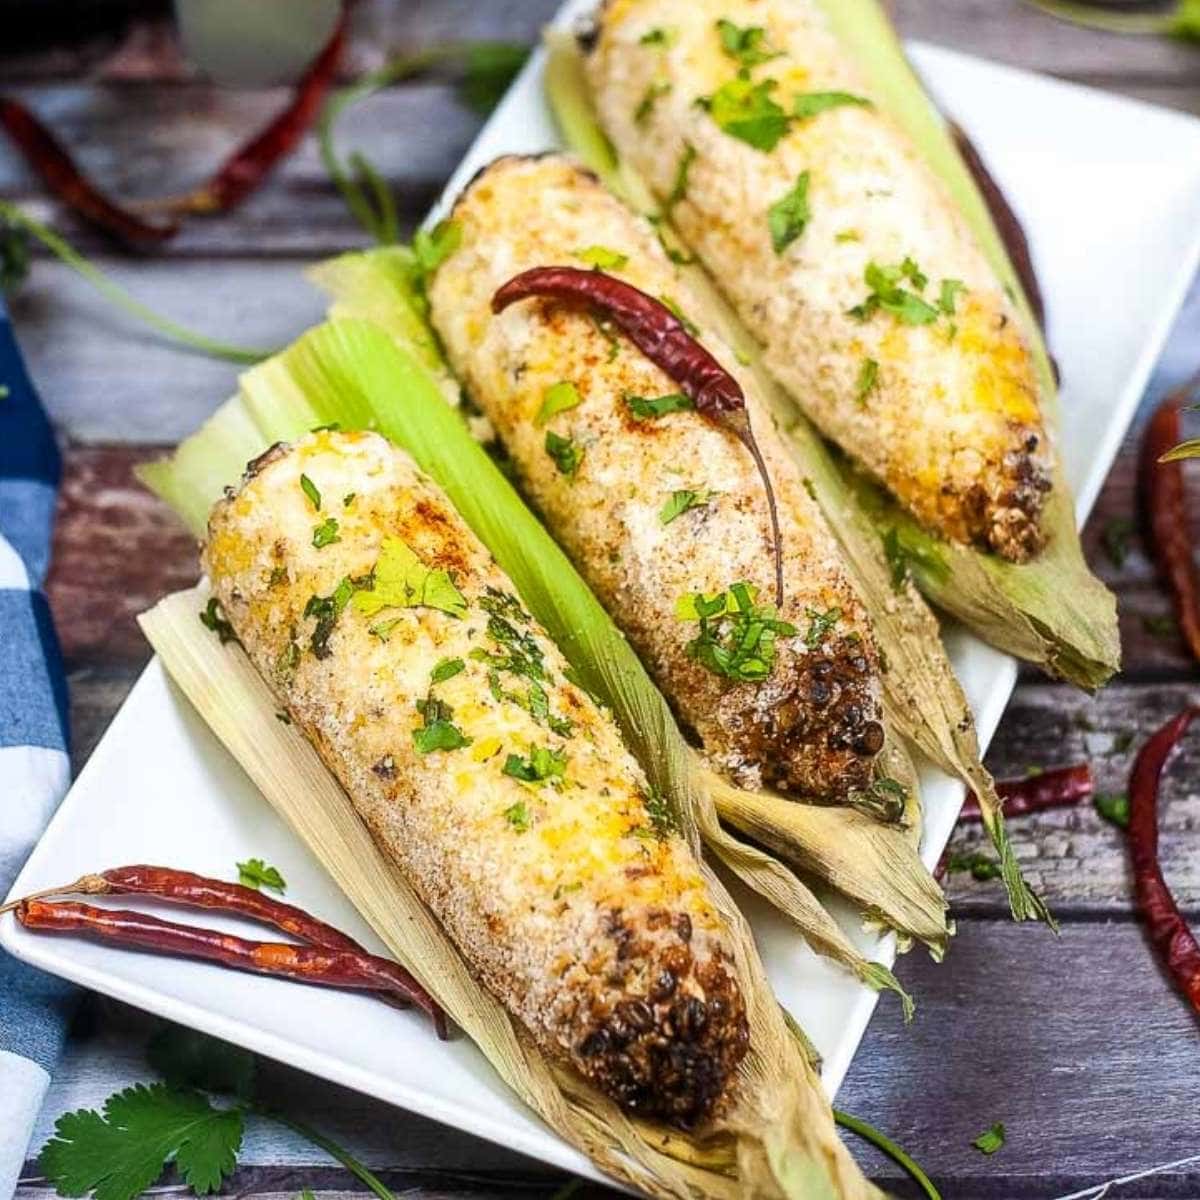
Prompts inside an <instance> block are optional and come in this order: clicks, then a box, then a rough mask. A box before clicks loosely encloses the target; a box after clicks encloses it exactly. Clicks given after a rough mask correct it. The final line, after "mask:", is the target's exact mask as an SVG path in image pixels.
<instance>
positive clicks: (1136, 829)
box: [1129, 707, 1200, 1016]
mask: <svg viewBox="0 0 1200 1200" xmlns="http://www.w3.org/2000/svg"><path fill="white" fill-rule="evenodd" d="M1197 716H1200V707H1198V708H1185V709H1184V710H1183V712H1181V713H1180V714H1179V715H1178V716H1176V717H1174V718H1172V719H1171V720H1170V721H1168V722H1167V723H1166V724H1165V725H1164V726H1163V727H1162V728H1161V729H1160V730H1159V731H1158V732H1157V733H1155V734H1154V735H1153V736H1152V737H1151V738H1150V740H1149V741H1148V742H1147V743H1146V744H1145V745H1144V746H1143V747H1142V748H1141V750H1140V751H1139V752H1138V756H1137V758H1136V759H1135V761H1134V764H1133V771H1132V773H1131V774H1130V777H1129V856H1130V858H1131V860H1132V862H1133V883H1134V893H1135V895H1136V896H1137V902H1138V907H1139V908H1140V909H1141V910H1142V915H1143V916H1144V917H1145V919H1146V927H1147V930H1148V932H1149V934H1150V940H1151V942H1152V943H1153V944H1154V948H1155V949H1156V950H1157V951H1158V954H1159V957H1160V958H1161V959H1162V961H1163V964H1164V965H1165V966H1166V968H1167V970H1168V972H1170V975H1171V978H1172V980H1173V981H1174V982H1175V985H1176V986H1177V987H1178V988H1179V990H1180V991H1181V992H1182V993H1183V994H1184V996H1186V997H1187V999H1188V1000H1189V1001H1191V1004H1192V1007H1193V1008H1194V1009H1195V1010H1196V1013H1197V1015H1198V1016H1200V943H1197V941H1196V938H1195V935H1194V934H1193V933H1192V931H1191V930H1190V929H1189V928H1188V925H1187V922H1186V921H1185V920H1184V919H1183V914H1182V913H1181V912H1180V911H1179V905H1178V904H1176V903H1175V897H1174V896H1172V895H1171V889H1170V888H1169V887H1168V886H1167V882H1166V880H1165V879H1164V878H1163V873H1162V867H1161V866H1160V865H1159V861H1158V788H1159V783H1160V781H1161V779H1162V773H1163V770H1164V768H1165V767H1166V765H1167V760H1168V759H1169V758H1170V755H1171V751H1172V750H1174V749H1175V746H1176V745H1177V744H1178V742H1179V739H1180V738H1181V737H1183V735H1184V733H1185V732H1186V731H1187V728H1188V726H1189V725H1190V724H1191V723H1192V721H1193V719H1194V718H1195V717H1197Z"/></svg>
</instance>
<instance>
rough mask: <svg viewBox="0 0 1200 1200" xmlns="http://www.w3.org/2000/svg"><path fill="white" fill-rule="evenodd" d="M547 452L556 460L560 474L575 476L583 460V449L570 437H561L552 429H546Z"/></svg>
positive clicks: (555, 463)
mask: <svg viewBox="0 0 1200 1200" xmlns="http://www.w3.org/2000/svg"><path fill="white" fill-rule="evenodd" d="M546 453H547V454H548V455H549V456H550V457H551V458H552V459H553V460H554V465H555V466H556V467H557V468H558V473H559V474H560V475H567V476H574V474H575V473H576V472H577V471H578V470H579V464H580V463H581V462H583V449H582V447H580V446H577V445H576V444H575V443H574V442H573V441H572V440H571V439H570V438H569V437H559V435H558V434H557V433H555V432H554V430H552V429H547V430H546Z"/></svg>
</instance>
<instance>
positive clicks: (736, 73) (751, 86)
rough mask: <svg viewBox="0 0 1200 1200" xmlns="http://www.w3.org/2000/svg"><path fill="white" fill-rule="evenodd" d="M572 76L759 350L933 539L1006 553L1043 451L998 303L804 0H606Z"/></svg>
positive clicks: (957, 219) (1020, 346)
mask: <svg viewBox="0 0 1200 1200" xmlns="http://www.w3.org/2000/svg"><path fill="white" fill-rule="evenodd" d="M598 20H599V27H598V30H597V36H596V38H595V40H594V44H592V45H591V46H590V49H589V53H588V55H587V64H586V70H587V75H588V79H589V81H590V84H591V87H592V89H593V93H594V97H595V101H596V106H597V109H598V112H599V115H600V119H601V123H602V124H603V125H604V127H605V129H606V131H607V132H608V134H609V136H610V137H611V139H612V141H613V143H614V145H615V146H616V148H617V150H618V152H619V153H620V155H621V156H622V157H623V158H625V159H626V160H627V161H628V162H629V163H630V164H631V165H632V166H633V167H634V169H635V170H637V171H638V172H639V173H641V174H642V175H643V176H644V177H645V178H646V179H647V180H648V181H649V183H650V185H651V186H652V187H653V188H654V189H655V191H657V192H658V194H659V195H660V196H661V197H663V198H664V199H665V200H667V201H668V203H669V207H670V212H671V219H672V221H673V222H674V223H675V225H676V227H677V228H678V229H679V230H680V231H681V232H682V234H683V236H684V237H685V238H686V239H687V241H688V242H689V243H690V244H691V245H692V247H693V248H694V249H695V250H696V251H697V253H698V254H699V256H700V258H701V260H702V261H703V262H704V264H705V265H706V267H707V268H708V270H709V271H710V272H711V273H712V275H713V277H714V278H715V280H716V281H717V283H718V285H719V286H720V287H721V288H722V289H723V290H724V291H725V292H726V294H727V295H728V296H729V298H730V299H731V301H732V302H733V304H734V306H735V307H736V308H737V309H738V311H739V313H740V315H741V317H742V320H743V321H744V322H745V323H746V325H747V326H748V327H749V329H750V330H751V332H752V333H754V334H755V336H756V337H758V339H759V340H760V341H761V342H762V344H763V348H764V360H765V362H766V364H767V366H768V367H769V368H770V369H771V370H772V371H773V372H774V374H775V375H776V376H777V377H778V378H779V379H780V381H781V382H782V383H783V384H784V385H785V386H786V387H787V388H788V389H789V390H790V391H791V392H792V394H793V395H794V396H795V398H796V399H797V400H798V401H799V403H800V404H801V405H803V406H804V408H805V409H806V410H807V412H808V413H809V415H810V416H811V417H812V418H813V419H814V421H815V422H816V423H817V424H818V425H819V426H820V428H821V429H822V430H823V431H824V432H825V433H826V435H827V436H829V437H831V438H832V439H833V440H835V441H836V442H838V443H839V444H840V445H841V446H842V447H843V449H845V450H846V452H847V453H848V454H849V455H850V456H851V457H852V458H853V459H855V460H856V461H857V462H859V463H860V464H861V465H863V466H864V467H866V468H867V470H868V471H869V472H871V473H872V474H873V475H875V476H876V477H877V478H878V479H879V480H881V481H882V482H883V483H884V485H885V486H886V487H887V488H888V489H889V490H890V491H891V492H892V493H894V494H895V495H896V496H897V497H898V498H899V500H900V501H901V502H902V503H903V504H905V505H906V506H907V507H908V508H909V509H910V510H911V511H912V513H913V514H914V515H915V516H916V517H917V519H918V520H920V521H922V522H923V523H924V524H925V525H926V526H928V527H929V528H931V529H934V530H936V531H938V532H940V533H941V534H943V535H944V536H947V537H949V538H952V539H956V540H958V541H965V542H975V543H978V544H981V545H984V546H987V547H989V548H991V549H992V550H994V551H996V552H997V553H999V554H1000V555H1002V556H1004V557H1005V558H1008V559H1012V560H1014V561H1022V560H1024V559H1026V558H1027V557H1029V556H1030V555H1031V554H1034V553H1036V552H1037V551H1038V550H1039V548H1040V547H1041V545H1042V543H1043V536H1044V535H1043V532H1042V530H1041V528H1040V524H1039V518H1040V513H1041V509H1042V506H1043V501H1044V497H1045V492H1046V491H1047V490H1048V489H1049V487H1050V457H1049V452H1050V447H1049V446H1048V444H1047V435H1046V430H1045V427H1044V425H1043V422H1042V417H1041V413H1040V409H1039V394H1038V383H1037V376H1036V373H1035V367H1034V362H1033V359H1032V357H1031V354H1030V348H1029V346H1028V345H1027V343H1026V341H1025V339H1024V338H1023V337H1022V334H1021V332H1020V329H1021V322H1020V319H1019V317H1018V314H1017V311H1016V309H1015V306H1014V305H1013V303H1012V302H1011V300H1010V299H1009V298H1008V296H1006V295H1005V293H1004V291H1003V289H1002V287H1001V285H1000V284H999V282H998V281H997V280H996V278H995V276H994V275H993V273H992V271H991V270H990V268H989V266H988V264H987V262H986V261H985V259H984V256H983V254H982V253H981V251H980V249H979V248H978V246H977V245H976V243H975V242H974V240H973V238H972V236H971V233H970V231H969V229H968V227H967V225H966V223H965V222H964V220H963V219H962V218H961V216H960V215H959V213H958V212H957V210H956V209H955V207H954V205H953V203H952V201H951V200H950V198H949V196H948V195H947V194H946V193H945V192H944V190H943V188H942V186H941V184H940V182H939V181H938V180H937V179H936V178H935V176H934V175H933V173H932V172H931V171H930V170H929V168H928V167H927V166H926V164H925V163H924V162H923V161H922V159H921V157H920V155H919V153H918V151H917V150H916V148H915V147H914V146H913V145H912V144H911V142H910V141H909V140H908V138H907V137H906V135H905V134H904V133H903V132H902V131H901V130H900V129H899V128H898V126H896V125H895V124H894V123H893V122H892V121H891V120H890V119H889V118H888V117H887V116H886V115H885V114H884V113H883V112H881V111H880V110H879V109H877V108H876V107H875V106H874V105H873V104H872V103H871V99H872V97H871V94H870V90H869V88H868V86H867V84H866V83H865V82H864V79H863V78H862V76H861V75H860V72H859V70H858V68H857V67H856V65H855V63H854V62H853V61H852V60H851V58H850V57H849V56H848V55H847V54H846V52H845V51H844V50H843V48H842V47H841V46H840V45H839V43H838V40H837V38H836V36H835V35H834V33H833V31H832V30H831V29H830V28H829V25H828V22H827V21H826V19H825V17H824V14H823V12H822V9H821V5H820V4H819V3H817V0H608V3H606V4H605V5H603V6H602V8H601V10H600V13H599V17H598Z"/></svg>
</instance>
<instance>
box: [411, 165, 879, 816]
mask: <svg viewBox="0 0 1200 1200" xmlns="http://www.w3.org/2000/svg"><path fill="white" fill-rule="evenodd" d="M454 219H455V221H456V222H457V223H458V224H459V226H460V228H461V231H462V237H461V241H460V244H459V248H458V249H457V250H456V251H455V252H454V253H453V254H451V255H450V256H449V257H448V258H447V260H446V261H445V262H444V263H443V264H442V265H441V266H440V267H439V268H438V271H437V274H436V276H435V278H434V280H433V282H432V284H431V286H430V288H429V299H430V306H431V317H432V320H433V322H434V325H435V326H436V328H437V330H438V333H439V334H440V336H441V338H442V340H443V342H444V344H445V347H446V351H447V354H448V356H449V358H450V360H451V363H452V365H453V366H454V368H455V370H456V372H457V374H458V376H459V378H460V379H462V380H463V381H464V383H465V385H466V387H467V390H468V392H469V394H470V395H471V396H472V398H473V399H474V400H475V402H476V403H478V404H479V405H480V407H481V408H482V409H483V411H484V412H485V413H486V415H487V416H488V417H489V418H490V420H491V422H492V424H493V425H494V426H495V428H496V430H497V432H498V434H499V436H500V438H501V440H502V441H503V442H504V444H505V446H506V448H507V450H508V452H509V454H510V455H511V456H512V458H513V460H514V462H515V464H516V465H517V468H518V470H519V472H520V475H521V477H522V479H523V481H524V483H525V486H526V487H527V489H528V492H529V494H530V495H531V497H532V499H533V500H534V501H535V502H536V504H537V505H538V506H539V507H540V509H541V511H542V513H543V514H544V515H545V517H546V519H547V521H548V523H549V525H550V527H551V529H552V530H553V531H554V533H555V535H556V536H557V537H558V539H559V541H560V542H561V543H562V544H563V545H564V547H565V548H566V549H567V551H568V552H569V553H570V554H571V555H572V557H573V558H574V560H575V562H576V563H577V564H578V566H579V568H580V571H581V572H582V573H583V574H584V575H585V577H586V578H587V579H588V580H589V582H590V583H591V585H592V587H593V589H594V590H595V591H596V592H597V594H598V595H599V596H600V598H601V600H602V601H603V602H604V603H605V605H606V607H607V608H608V610H609V612H610V613H611V614H612V616H613V618H614V620H615V621H616V622H617V623H618V624H619V625H620V626H621V627H622V628H623V629H624V631H625V632H626V633H627V634H628V636H629V638H630V640H631V641H632V642H633V644H634V646H635V647H636V649H637V650H638V651H639V653H640V654H641V656H642V658H643V660H644V661H645V662H646V664H647V666H648V668H649V669H650V671H651V673H652V674H653V675H654V676H655V678H656V679H657V681H658V682H659V685H660V686H661V687H662V689H663V691H664V692H665V693H666V695H667V697H668V698H669V699H670V700H671V701H672V703H673V704H674V705H675V708H676V710H677V711H678V712H679V714H680V715H681V716H682V718H683V719H684V721H685V722H686V723H687V724H688V725H690V726H691V727H692V728H693V729H694V730H695V731H696V732H697V733H698V734H699V736H700V738H701V740H702V741H703V744H704V747H705V749H706V751H707V752H708V753H709V754H710V756H711V757H712V758H713V759H714V760H715V761H716V762H717V763H718V764H719V765H720V766H722V767H723V768H724V769H725V770H726V771H727V772H728V773H730V774H731V775H732V776H733V777H734V778H736V779H737V780H739V781H740V782H742V783H745V784H749V785H754V786H756V785H758V784H760V783H767V784H772V785H775V786H778V787H781V788H783V789H786V790H793V791H797V792H802V793H805V794H807V795H809V796H811V797H814V798H827V799H835V800H836V799H845V798H846V796H847V794H848V793H850V792H851V791H853V790H855V789H862V788H866V787H867V786H869V784H870V781H871V770H872V761H873V759H874V756H875V755H876V753H877V752H878V751H879V749H880V747H881V745H882V742H883V729H882V725H881V724H880V702H879V684H878V678H877V674H876V671H877V662H876V654H875V649H874V646H873V644H872V640H871V635H870V630H869V627H868V624H867V618H866V616H865V614H864V611H863V609H862V606H861V604H860V601H859V599H858V596H857V594H856V593H855V591H854V588H853V585H852V584H851V582H850V580H849V577H848V576H847V573H846V571H845V570H844V568H843V565H842V562H841V558H840V553H839V550H838V547H837V544H836V542H835V541H834V538H833V536H832V534H831V533H830V531H829V529H828V527H827V526H826V524H825V521H824V518H823V516H822V515H821V513H820V510H819V508H818V507H817V505H816V502H815V501H814V500H813V499H812V497H811V496H810V495H808V493H807V492H806V490H805V488H804V485H803V481H802V479H801V478H800V476H799V475H798V473H797V471H796V470H795V468H794V466H793V464H792V462H791V461H790V459H789V458H788V457H787V455H786V453H785V451H784V449H783V447H782V446H781V445H780V443H779V439H778V435H777V433H776V431H775V429H774V426H773V424H772V422H771V418H770V416H769V415H768V414H767V412H766V409H765V407H764V406H763V405H762V404H761V403H760V402H759V400H758V398H757V396H756V395H754V394H753V392H752V389H751V388H750V387H749V386H747V400H748V405H749V414H750V419H751V423H752V425H753V428H754V431H755V436H756V439H757V441H758V443H759V446H760V448H761V450H762V452H763V454H764V456H765V459H766V462H767V464H768V469H769V470H770V473H771V476H772V478H773V483H774V489H775V492H776V495H777V497H778V501H779V509H780V520H781V532H782V539H783V566H784V580H785V589H784V590H785V604H784V607H783V609H782V611H780V612H779V613H777V614H773V615H774V617H775V618H778V619H779V620H781V621H783V622H786V623H787V625H786V626H785V627H783V628H778V627H772V626H771V625H770V624H769V622H770V621H771V620H772V616H771V615H770V614H767V613H763V612H761V611H757V612H756V614H755V615H754V616H751V615H749V614H747V613H746V609H747V607H748V605H747V604H745V603H744V602H743V603H740V617H739V615H738V614H733V615H731V616H729V617H728V618H726V622H727V628H724V630H723V631H722V632H718V633H717V634H716V635H715V637H714V636H710V635H711V633H712V631H711V630H710V634H709V635H706V634H705V632H704V628H703V627H702V626H701V625H700V623H699V621H698V619H697V614H696V611H695V610H694V607H693V608H691V609H689V607H688V606H689V602H690V598H692V597H694V596H695V595H697V594H699V593H703V594H704V595H705V596H709V597H711V596H713V595H718V594H725V595H726V596H733V595H734V592H735V591H736V590H737V589H736V585H738V584H741V583H745V584H748V585H749V588H748V589H745V590H743V591H742V592H741V593H740V594H741V595H742V596H743V598H744V599H751V598H753V597H755V596H756V597H757V598H758V601H759V602H760V603H762V602H765V601H767V600H768V599H769V598H770V597H771V596H772V595H773V554H772V550H773V546H772V541H771V536H770V528H769V524H768V516H767V507H766V500H765V495H764V489H763V485H762V482H761V480H760V478H759V476H758V474H757V471H756V468H755V466H754V463H753V461H752V459H751V457H750V455H749V454H748V453H747V451H746V449H745V448H744V447H743V446H742V445H741V443H740V442H738V441H737V440H736V438H734V437H733V436H732V435H730V434H729V433H728V432H725V431H723V430H721V429H720V428H718V427H717V426H715V425H714V424H713V423H712V422H710V421H709V420H707V419H706V418H705V417H703V416H701V415H700V414H698V413H697V412H694V411H686V410H685V411H679V410H678V407H677V405H676V403H675V402H676V401H678V400H682V399H683V398H682V397H680V396H679V395H678V392H679V389H678V386H677V385H676V384H675V383H674V382H673V381H672V380H671V379H670V377H668V376H667V375H666V374H664V373H663V371H662V370H660V369H659V368H658V367H657V366H655V365H654V364H653V363H651V362H650V361H649V360H648V359H647V358H646V357H645V356H644V355H642V354H641V353H640V352H639V351H638V350H637V349H636V348H635V347H634V346H633V345H632V343H630V342H628V341H624V340H622V339H621V338H620V337H619V336H618V335H617V334H616V333H615V332H613V331H612V330H609V329H606V328H605V327H604V325H603V322H597V320H596V319H595V317H594V316H593V315H591V314H589V313H588V312H587V311H586V310H585V309H582V308H578V307H570V306H565V305H561V304H557V303H553V302H549V301H542V300H534V301H525V302H522V303H519V304H514V305H513V306H512V307H510V308H509V309H507V310H506V311H504V312H502V313H500V314H499V315H493V313H492V311H491V308H490V301H491V297H492V294H493V292H494V291H495V290H496V288H497V287H498V286H499V285H500V284H502V283H504V282H505V281H506V280H507V279H508V278H510V277H511V276H512V275H514V274H516V273H517V272H519V271H522V270H524V269H526V268H529V267H533V266H538V265H551V264H561V265H576V266H577V265H579V264H580V263H581V262H583V263H586V262H589V261H590V262H594V263H597V264H599V265H602V266H603V267H604V269H605V270H607V271H609V272H610V273H611V274H614V275H618V276H620V277H622V278H624V279H626V280H628V281H629V282H630V283H632V284H634V285H635V286H636V287H638V288H640V289H641V290H642V291H644V292H646V293H648V294H649V295H651V296H658V297H666V298H667V302H668V303H674V304H678V305H681V306H682V311H683V312H684V314H685V316H686V312H687V309H688V295H687V292H686V290H685V289H683V288H682V287H681V286H680V281H679V280H678V278H677V275H676V273H675V271H674V270H673V268H672V267H671V264H670V262H669V261H668V259H667V257H666V255H665V254H664V252H663V250H662V248H661V247H660V246H659V244H658V242H657V240H656V238H655V236H654V233H653V230H652V228H651V227H650V226H649V225H648V224H647V223H646V222H644V221H642V220H641V219H640V218H637V217H635V216H634V214H632V213H631V212H630V211H629V210H628V209H626V208H625V207H624V206H623V205H621V204H620V203H619V202H618V201H616V200H615V199H614V198H613V197H612V196H610V195H609V194H608V193H607V192H605V191H604V189H603V188H602V187H601V186H600V185H599V184H598V183H597V181H596V180H595V178H594V177H593V176H591V175H590V174H589V173H587V172H585V171H583V170H581V169H580V168H579V167H577V166H575V165H574V164H573V163H571V162H570V161H569V160H567V159H564V158H561V157H556V156H546V157H541V158H536V159H520V158H506V159H501V160H500V161H498V162H497V163H494V164H493V165H492V166H491V167H489V168H487V169H486V170H485V171H483V172H482V173H481V174H480V175H479V176H478V177H477V178H476V179H475V181H474V182H473V184H472V185H471V186H470V187H469V188H468V189H467V191H466V192H465V193H464V194H463V195H462V197H461V198H460V199H459V201H458V203H457V205H456V207H455V209H454ZM702 337H703V340H704V343H705V345H706V346H707V347H708V348H709V349H710V350H711V351H712V352H713V353H714V354H715V355H716V356H717V357H718V358H720V359H721V360H722V362H723V364H724V365H725V366H726V367H727V368H730V369H732V370H733V371H734V373H735V374H736V373H737V371H738V368H737V364H736V362H735V361H734V360H733V356H732V354H731V353H730V351H729V350H728V348H727V347H725V346H723V345H721V344H719V343H718V341H717V339H716V338H715V337H712V336H711V335H710V333H709V332H708V331H702ZM656 404H657V406H658V409H657V410H656V408H655V405H656ZM660 410H662V411H660ZM729 605H730V607H731V608H732V607H734V602H733V600H730V601H729ZM681 606H682V607H681ZM756 622H757V630H756ZM764 622H766V623H765V624H764ZM787 626H790V627H791V632H790V633H788V632H786V629H787ZM756 632H757V633H762V634H763V641H762V642H761V643H760V644H759V648H760V650H762V651H764V652H766V653H765V659H766V661H765V662H764V661H763V660H762V659H759V660H757V661H754V662H753V663H751V664H750V665H746V666H745V669H742V668H739V667H738V665H737V663H736V662H734V663H732V664H731V663H730V662H728V661H727V660H721V661H716V659H719V656H720V652H721V651H724V650H728V649H729V647H730V646H731V645H732V644H733V643H734V642H737V641H738V640H739V639H741V638H742V637H743V635H746V636H748V637H749V638H750V639H751V640H753V638H754V637H755V635H756ZM706 637H708V643H707V645H706V644H705V638H706ZM772 638H774V642H773V645H772V644H770V643H771V639H772ZM714 642H721V643H722V644H721V646H720V647H718V648H717V649H716V650H714ZM708 651H713V654H712V655H708V653H707V652H708Z"/></svg>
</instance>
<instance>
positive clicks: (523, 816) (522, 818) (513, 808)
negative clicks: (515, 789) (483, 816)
mask: <svg viewBox="0 0 1200 1200" xmlns="http://www.w3.org/2000/svg"><path fill="white" fill-rule="evenodd" d="M510 757H511V756H510ZM504 819H505V820H506V821H507V822H508V823H509V824H510V825H511V826H512V827H513V828H514V829H515V830H516V831H517V832H518V833H524V832H525V831H526V830H527V829H528V828H529V825H530V820H529V810H528V809H527V808H526V807H525V801H524V800H518V801H517V802H516V804H510V805H509V806H508V807H507V808H506V809H505V810H504Z"/></svg>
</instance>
